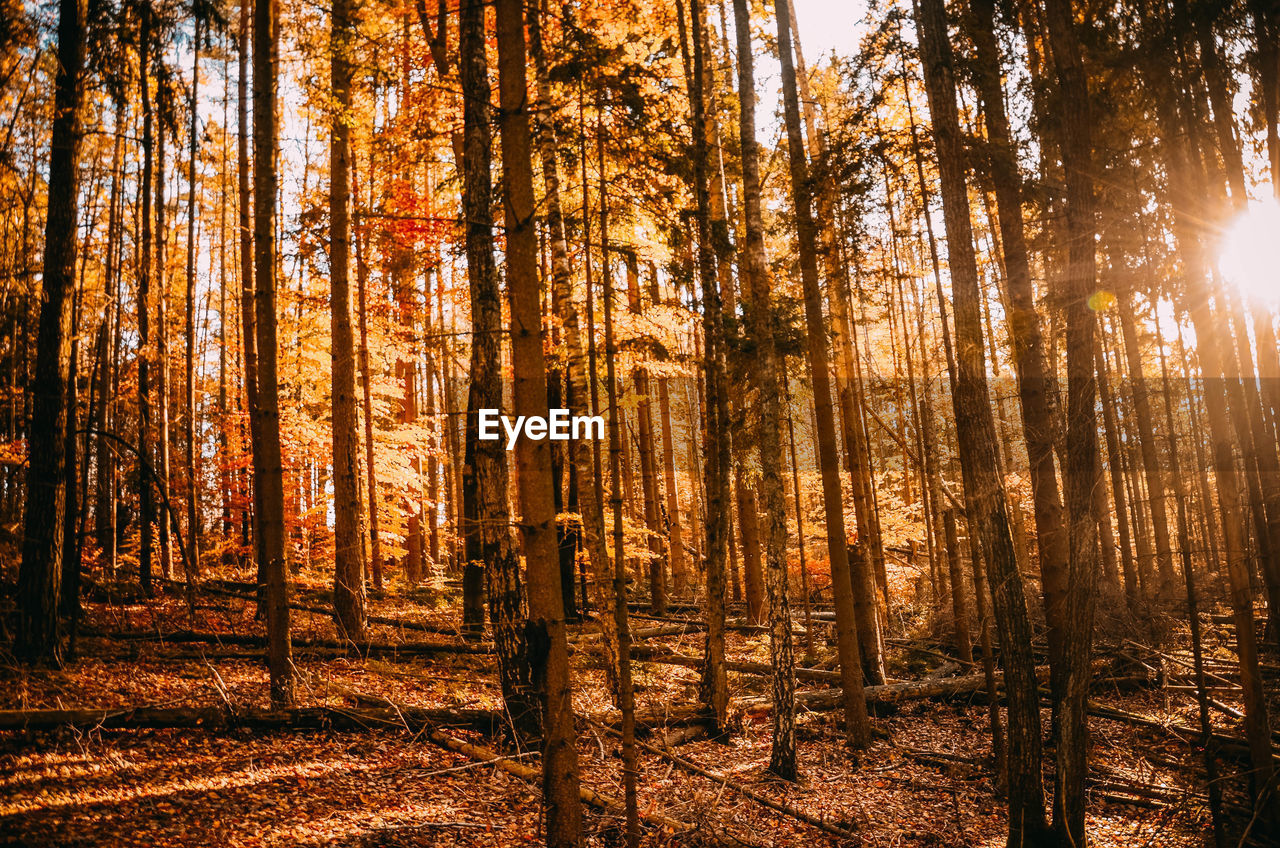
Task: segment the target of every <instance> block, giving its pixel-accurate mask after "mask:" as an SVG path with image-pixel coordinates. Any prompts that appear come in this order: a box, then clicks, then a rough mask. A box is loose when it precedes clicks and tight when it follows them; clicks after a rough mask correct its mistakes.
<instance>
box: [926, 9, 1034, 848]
mask: <svg viewBox="0 0 1280 848" xmlns="http://www.w3.org/2000/svg"><path fill="white" fill-rule="evenodd" d="M916 20H917V24H918V28H919V36H920V59H921V63H922V64H923V66H924V70H925V88H926V92H927V93H928V96H929V111H930V113H931V115H932V118H933V134H934V143H935V147H936V150H937V158H938V173H939V177H940V179H941V188H942V206H943V215H944V219H945V221H946V228H947V251H948V253H949V255H950V266H951V275H952V287H953V291H954V298H955V327H956V345H955V348H956V349H955V372H954V374H953V378H952V392H951V394H952V405H953V408H954V410H955V418H956V438H957V441H958V442H959V447H960V462H961V470H962V472H963V477H964V489H965V498H966V501H967V506H968V509H969V512H970V517H971V519H972V522H971V524H970V532H971V533H972V534H975V535H976V537H977V542H978V545H977V546H976V550H977V551H980V555H981V556H982V558H983V560H984V561H985V562H986V565H987V566H988V567H989V568H990V571H991V581H992V587H991V591H992V597H993V599H994V602H995V604H994V606H995V619H996V625H997V627H998V628H999V631H1000V646H1001V656H1002V659H1003V664H1004V667H1005V688H1006V691H1007V693H1008V701H1009V740H1008V788H1009V845H1010V848H1018V846H1022V845H1036V844H1039V840H1040V839H1041V838H1042V837H1043V835H1044V832H1045V816H1044V791H1043V788H1042V786H1043V778H1042V776H1041V742H1040V707H1039V703H1040V696H1039V692H1038V684H1037V682H1036V676H1035V667H1034V660H1033V659H1032V656H1031V628H1030V622H1029V621H1028V619H1027V610H1026V601H1025V599H1024V596H1023V589H1022V576H1021V574H1020V573H1019V571H1018V564H1017V558H1016V556H1015V554H1014V548H1013V539H1012V537H1011V535H1010V530H1009V516H1008V505H1007V500H1006V498H1005V493H1004V485H1003V483H1002V482H1001V480H1000V478H999V476H998V474H997V471H996V463H997V458H996V454H995V446H996V431H995V421H994V419H993V417H992V413H991V403H990V395H989V392H988V388H987V379H986V367H985V364H984V359H985V356H984V353H983V338H982V324H981V315H980V309H979V299H980V295H979V291H978V274H977V266H976V260H975V257H974V250H973V231H972V225H971V223H970V219H969V202H968V195H967V191H966V187H965V177H964V170H963V169H964V165H963V158H964V153H963V142H962V140H961V137H960V125H959V120H958V118H957V115H956V95H955V76H954V70H953V67H952V59H951V46H950V44H949V42H948V41H947V21H946V11H945V9H944V7H943V4H942V0H920V2H919V4H918V5H917V7H916Z"/></svg>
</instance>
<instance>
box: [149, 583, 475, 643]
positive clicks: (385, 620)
mask: <svg viewBox="0 0 1280 848" xmlns="http://www.w3.org/2000/svg"><path fill="white" fill-rule="evenodd" d="M172 582H174V583H179V584H181V581H172ZM200 591H202V592H207V593H209V594H212V595H221V596H223V597H226V598H240V599H241V600H245V601H256V600H257V596H256V595H255V594H253V593H252V592H238V591H235V590H233V589H219V588H218V587H216V586H210V585H208V584H207V583H204V584H201V585H200ZM289 609H291V610H297V611H298V612H309V613H315V614H316V615H324V616H328V617H329V618H332V617H333V609H332V607H319V606H315V605H314V604H303V603H298V602H297V601H293V602H291V603H290V604H289ZM365 621H367V622H368V623H369V624H382V625H386V626H388V627H398V628H400V629H402V630H417V631H420V632H423V633H439V634H441V635H442V636H457V635H459V634H458V628H456V627H450V626H442V625H439V624H427V623H426V622H422V621H405V620H404V619H401V618H392V617H390V616H385V615H366V616H365Z"/></svg>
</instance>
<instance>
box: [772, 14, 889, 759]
mask: <svg viewBox="0 0 1280 848" xmlns="http://www.w3.org/2000/svg"><path fill="white" fill-rule="evenodd" d="M787 3H788V0H777V2H776V9H777V14H776V17H777V20H778V57H779V60H780V61H781V63H782V100H783V107H784V112H785V115H786V127H787V152H788V154H789V159H790V168H791V197H792V204H793V206H794V207H795V213H796V244H797V247H798V248H799V254H800V257H799V258H800V276H801V282H802V283H803V287H804V307H805V309H804V311H805V322H806V324H807V338H808V357H809V370H810V372H811V374H812V379H813V396H814V409H815V413H816V417H817V432H818V465H819V471H820V472H821V475H822V500H823V505H824V507H825V512H826V520H827V549H828V554H829V556H830V558H831V582H832V584H833V593H834V595H835V602H836V603H835V606H836V632H837V639H838V649H839V655H840V671H841V681H842V683H843V686H844V716H845V735H846V741H847V742H848V744H849V746H850V747H852V748H863V747H865V746H866V745H867V744H868V743H869V741H870V732H871V726H870V722H869V721H868V719H867V705H866V700H865V698H864V697H863V694H862V663H861V657H860V649H859V647H858V633H857V631H856V626H855V619H854V606H853V582H852V577H851V573H850V566H849V549H848V538H847V536H846V535H845V528H844V505H843V499H842V495H841V493H840V455H839V448H838V447H837V445H836V425H835V412H834V410H833V409H832V404H831V357H830V353H829V351H828V350H827V329H826V328H827V325H826V319H825V318H824V317H823V314H822V292H821V291H820V289H819V285H818V244H817V227H816V226H815V225H814V220H813V208H812V204H811V199H810V190H811V187H810V184H809V162H808V157H807V156H806V155H805V149H804V142H803V140H802V138H801V133H800V103H799V99H798V97H797V95H796V72H795V67H794V66H793V64H792V61H791V25H790V20H789V18H790V15H789V14H788V13H787V8H788V6H787Z"/></svg>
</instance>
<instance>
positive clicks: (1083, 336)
mask: <svg viewBox="0 0 1280 848" xmlns="http://www.w3.org/2000/svg"><path fill="white" fill-rule="evenodd" d="M1045 17H1046V22H1047V24H1048V32H1049V45H1050V47H1051V48H1052V52H1053V58H1054V64H1055V65H1056V66H1057V76H1058V91H1057V93H1058V102H1057V104H1056V105H1055V107H1054V108H1055V110H1056V111H1057V113H1058V117H1059V121H1058V123H1057V127H1058V130H1059V134H1060V137H1059V139H1058V146H1059V150H1060V152H1061V156H1062V169H1063V172H1064V174H1065V180H1066V210H1065V214H1066V238H1067V267H1066V269H1065V273H1064V274H1063V289H1064V294H1065V298H1064V300H1065V304H1064V307H1063V308H1064V311H1065V312H1066V317H1067V420H1066V425H1067V433H1066V443H1067V444H1066V447H1067V450H1066V456H1065V458H1064V462H1063V468H1062V476H1063V482H1064V488H1065V490H1066V507H1067V526H1068V533H1069V554H1068V559H1067V599H1066V614H1067V619H1066V621H1067V626H1066V631H1065V633H1064V634H1063V636H1064V640H1063V660H1064V667H1063V671H1062V674H1061V678H1062V681H1063V687H1062V692H1061V697H1060V698H1059V699H1058V700H1056V701H1055V703H1054V715H1055V718H1056V719H1057V721H1056V727H1057V731H1058V739H1057V742H1058V745H1057V764H1058V768H1057V771H1056V772H1055V775H1054V802H1053V829H1054V831H1055V833H1056V836H1057V838H1058V840H1059V842H1060V843H1061V844H1063V845H1084V844H1085V788H1084V786H1085V778H1086V776H1087V775H1086V772H1087V770H1088V750H1089V728H1088V723H1087V720H1086V716H1085V708H1086V706H1087V704H1086V701H1087V700H1088V697H1089V659H1090V657H1091V655H1092V651H1093V611H1094V606H1095V604H1096V600H1097V580H1098V522H1097V519H1096V515H1095V512H1094V497H1093V492H1094V488H1095V486H1096V483H1097V480H1098V468H1099V465H1098V420H1097V419H1098V413H1097V395H1098V391H1097V369H1096V367H1095V362H1096V357H1095V345H1096V342H1095V331H1096V327H1097V317H1096V315H1095V314H1094V310H1093V304H1092V301H1091V299H1092V297H1093V295H1094V292H1095V289H1096V285H1097V258H1096V250H1097V248H1096V247H1095V236H1096V233H1097V223H1096V221H1095V214H1096V213H1095V203H1094V196H1093V115H1092V111H1091V108H1090V99H1089V84H1088V79H1087V77H1086V75H1085V69H1084V60H1083V58H1082V57H1081V46H1080V41H1079V35H1078V33H1077V32H1076V19H1075V15H1074V13H1073V11H1072V2H1071V0H1045ZM1144 400H1145V398H1144ZM1148 412H1149V410H1148ZM1142 414H1143V413H1142V412H1141V411H1140V412H1139V418H1141V417H1142ZM1153 447H1154V445H1153ZM1151 486H1152V514H1153V521H1154V524H1155V527H1156V536H1157V557H1158V559H1159V561H1160V571H1161V580H1162V582H1163V581H1164V580H1165V573H1166V571H1167V572H1168V573H1169V575H1170V576H1171V575H1172V568H1171V559H1170V554H1169V536H1168V526H1167V524H1166V522H1165V520H1164V519H1165V515H1164V500H1163V484H1162V483H1161V482H1160V480H1159V477H1158V474H1157V479H1155V480H1152V481H1151ZM1157 492H1160V497H1159V499H1158V500H1157V499H1156V493H1157ZM1157 513H1158V515H1157ZM1161 530H1163V531H1164V536H1163V540H1161V536H1160V531H1161ZM1161 544H1163V551H1162V550H1161V549H1160V545H1161ZM1166 560H1169V563H1168V564H1166Z"/></svg>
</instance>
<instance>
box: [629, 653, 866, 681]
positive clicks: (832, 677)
mask: <svg viewBox="0 0 1280 848" xmlns="http://www.w3.org/2000/svg"><path fill="white" fill-rule="evenodd" d="M631 655H632V656H633V657H635V658H636V659H642V660H645V661H646V662H652V663H659V664H661V665H678V666H683V667H684V668H702V665H703V660H702V658H701V657H690V656H686V655H683V654H673V653H670V652H668V651H666V650H664V649H662V648H653V647H650V646H648V645H633V646H632V648H631ZM724 667H725V670H726V671H736V672H739V673H741V674H758V675H762V676H765V677H770V676H772V675H773V667H772V666H770V665H769V664H768V663H756V662H736V661H732V660H726V661H725V664H724ZM796 679H798V680H816V681H820V682H823V683H839V682H840V679H841V678H840V672H838V671H825V670H823V669H820V668H803V667H797V668H796Z"/></svg>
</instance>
